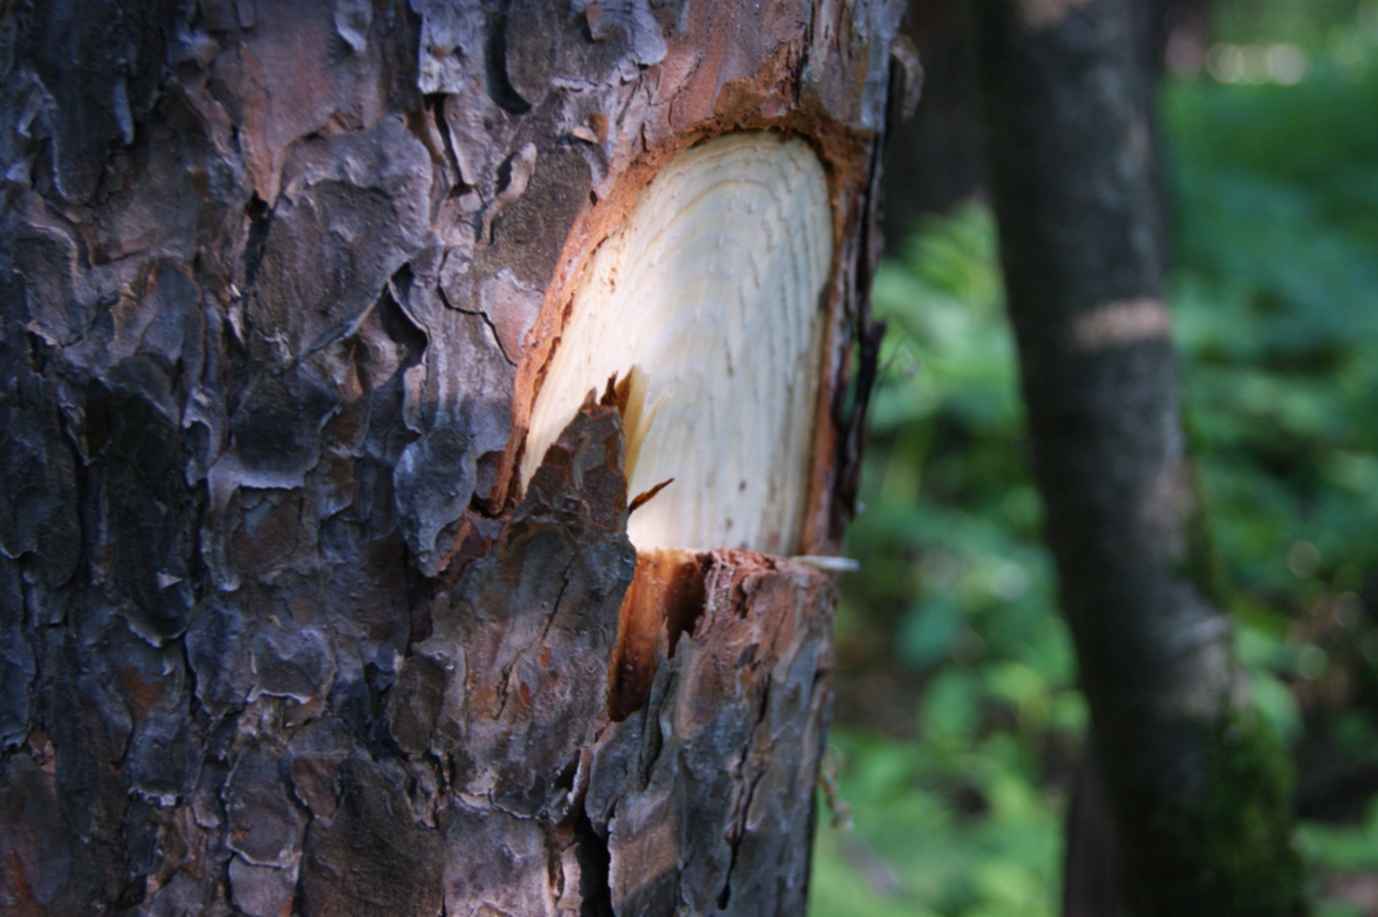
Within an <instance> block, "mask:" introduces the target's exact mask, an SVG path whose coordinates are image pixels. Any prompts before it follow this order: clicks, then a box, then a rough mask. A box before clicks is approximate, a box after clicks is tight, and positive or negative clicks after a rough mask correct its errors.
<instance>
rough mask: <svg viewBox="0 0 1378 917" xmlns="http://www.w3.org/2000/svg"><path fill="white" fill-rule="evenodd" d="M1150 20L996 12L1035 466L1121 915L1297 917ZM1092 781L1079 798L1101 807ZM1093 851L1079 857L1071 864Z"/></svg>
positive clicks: (1088, 884)
mask: <svg viewBox="0 0 1378 917" xmlns="http://www.w3.org/2000/svg"><path fill="white" fill-rule="evenodd" d="M1132 6H1133V5H1132V4H1130V3H1128V2H1127V0H1079V2H1067V0H1023V2H993V3H989V4H984V5H982V7H981V9H982V13H983V17H982V22H981V40H982V48H981V51H982V58H983V71H984V79H985V85H986V90H987V93H988V99H989V103H990V108H991V118H990V121H991V126H992V135H991V144H990V151H991V156H992V177H993V180H994V191H995V202H996V211H997V215H998V218H999V226H1000V236H1001V255H1002V260H1003V263H1004V270H1005V277H1006V281H1007V288H1008V299H1009V307H1010V315H1011V318H1012V320H1013V323H1014V327H1015V332H1016V336H1017V339H1018V347H1019V356H1020V371H1021V377H1022V386H1023V392H1024V398H1025V401H1026V403H1027V405H1028V413H1029V424H1030V433H1031V437H1032V445H1033V453H1034V470H1035V475H1036V478H1037V482H1038V486H1039V488H1040V490H1041V492H1042V494H1043V498H1044V502H1045V506H1046V514H1047V526H1046V527H1047V534H1048V538H1049V541H1050V544H1051V547H1052V550H1053V553H1054V556H1055V559H1056V562H1057V569H1058V576H1059V582H1060V587H1061V591H1062V604H1063V608H1064V611H1065V613H1066V616H1067V619H1068V622H1069V624H1070V626H1071V630H1072V636H1073V639H1074V642H1075V645H1076V651H1077V659H1078V665H1079V670H1080V677H1081V681H1082V685H1083V688H1084V690H1085V692H1086V696H1087V699H1088V702H1089V705H1090V710H1091V722H1092V732H1093V740H1094V743H1095V758H1096V760H1097V762H1098V764H1099V766H1100V770H1101V777H1103V781H1104V782H1103V786H1104V795H1105V798H1106V799H1107V800H1108V802H1109V804H1110V810H1111V811H1110V813H1109V814H1110V815H1111V819H1110V822H1111V823H1112V824H1113V825H1114V828H1115V831H1116V833H1117V834H1118V836H1119V838H1120V847H1121V851H1120V854H1121V855H1120V856H1119V857H1118V863H1119V867H1120V868H1122V870H1123V873H1124V879H1125V882H1126V887H1125V888H1124V889H1123V893H1124V895H1125V899H1126V900H1125V901H1124V904H1125V905H1126V906H1127V908H1128V909H1129V910H1130V911H1132V912H1133V913H1137V914H1154V915H1157V914H1187V913H1191V914H1291V913H1294V912H1296V911H1297V910H1298V909H1299V908H1300V907H1301V883H1300V877H1299V871H1298V866H1297V862H1296V859H1295V856H1294V854H1293V852H1292V850H1291V849H1290V840H1289V837H1290V814H1289V799H1288V787H1287V770H1288V767H1287V762H1286V759H1285V757H1284V754H1283V751H1282V749H1281V748H1280V747H1279V746H1278V744H1277V742H1276V740H1275V739H1274V738H1273V737H1272V736H1271V735H1269V734H1267V733H1266V730H1264V729H1263V728H1262V724H1261V722H1260V721H1259V720H1258V719H1257V717H1256V716H1254V715H1252V714H1251V713H1250V712H1249V711H1248V709H1247V707H1246V706H1245V705H1243V704H1241V703H1240V697H1239V693H1240V692H1239V690H1238V689H1239V687H1240V685H1239V678H1238V672H1237V669H1236V666H1235V663H1234V661H1233V654H1232V643H1231V640H1232V637H1231V628H1230V623H1229V619H1228V618H1227V617H1226V616H1225V615H1223V614H1222V613H1221V612H1220V610H1219V608H1218V607H1217V601H1216V599H1215V596H1214V590H1213V588H1212V583H1211V572H1212V571H1211V563H1210V558H1209V550H1208V547H1207V545H1206V542H1205V538H1204V535H1203V532H1204V524H1203V521H1202V517H1201V512H1202V511H1201V505H1200V499H1199V492H1198V488H1197V485H1196V482H1195V479H1194V473H1193V469H1192V465H1191V463H1190V460H1189V459H1188V457H1187V456H1186V455H1185V453H1184V448H1183V441H1182V439H1183V438H1182V434H1181V426H1180V418H1179V416H1178V396H1177V387H1176V379H1175V365H1174V356H1173V349H1172V340H1171V335H1170V322H1169V316H1168V313H1167V310H1166V308H1165V306H1164V304H1163V302H1162V298H1161V297H1162V282H1161V264H1160V253H1159V251H1158V234H1157V233H1156V232H1155V227H1154V222H1155V220H1154V207H1153V199H1154V178H1153V167H1152V156H1153V149H1154V144H1153V143H1152V142H1151V133H1152V131H1151V128H1150V124H1149V120H1148V113H1147V111H1146V107H1145V105H1144V100H1145V99H1146V98H1147V96H1146V94H1145V93H1144V92H1143V91H1142V88H1141V84H1140V81H1141V80H1142V79H1143V78H1144V77H1143V74H1142V73H1141V72H1140V71H1139V69H1138V68H1136V66H1135V61H1136V55H1135V54H1134V53H1133V44H1132V34H1133V27H1132ZM1091 776H1092V778H1093V779H1091V780H1088V781H1085V782H1084V783H1085V786H1084V787H1083V789H1084V790H1085V791H1086V792H1085V793H1084V794H1083V796H1082V798H1081V799H1079V800H1078V802H1079V804H1084V805H1088V806H1094V805H1095V798H1096V797H1097V796H1098V795H1099V794H1100V790H1099V788H1098V787H1097V785H1096V784H1097V782H1098V781H1096V780H1095V779H1094V777H1095V775H1091ZM1098 821H1099V819H1095V818H1088V819H1084V820H1082V826H1083V827H1086V828H1087V830H1091V829H1092V828H1094V826H1095V824H1096V823H1097V822H1098ZM1101 844H1102V845H1103V844H1104V840H1103V839H1102V841H1101ZM1095 846H1096V844H1095V841H1094V840H1092V841H1091V842H1090V843H1088V842H1087V839H1086V838H1084V837H1082V838H1078V837H1076V836H1073V837H1072V838H1070V839H1069V853H1070V854H1071V855H1072V856H1073V857H1075V856H1077V855H1078V854H1079V853H1086V852H1087V851H1093V850H1094V848H1095ZM1114 861H1115V857H1113V856H1112V857H1110V858H1109V860H1108V867H1109V881H1110V882H1112V883H1113V881H1114V878H1113V872H1114V869H1115V868H1116V867H1115V862H1114ZM1075 872H1076V871H1075V869H1074V870H1073V876H1072V877H1071V878H1070V879H1069V882H1068V892H1069V894H1072V893H1074V892H1076V891H1077V890H1079V889H1082V890H1090V892H1091V893H1094V894H1095V895H1097V896H1099V903H1098V904H1096V905H1095V907H1094V909H1086V910H1081V911H1078V910H1076V908H1075V907H1074V906H1071V905H1074V904H1075V902H1069V912H1072V913H1096V914H1106V913H1109V912H1110V911H1108V910H1107V904H1108V902H1107V901H1106V898H1105V895H1104V892H1105V883H1104V882H1101V881H1084V880H1085V879H1086V877H1084V876H1077V875H1075Z"/></svg>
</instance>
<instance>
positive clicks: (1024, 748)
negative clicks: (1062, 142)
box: [813, 3, 1378, 917]
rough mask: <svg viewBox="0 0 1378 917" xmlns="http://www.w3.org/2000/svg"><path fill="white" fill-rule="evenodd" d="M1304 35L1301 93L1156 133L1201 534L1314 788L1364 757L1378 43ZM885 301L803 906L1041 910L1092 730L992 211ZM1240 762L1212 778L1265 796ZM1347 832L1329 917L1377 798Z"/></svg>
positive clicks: (1371, 829) (1195, 105)
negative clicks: (1168, 205) (823, 794)
mask: <svg viewBox="0 0 1378 917" xmlns="http://www.w3.org/2000/svg"><path fill="white" fill-rule="evenodd" d="M1341 5H1343V4H1341ZM1353 6H1354V4H1352V3H1351V4H1349V5H1348V6H1345V9H1346V10H1350V9H1352V7H1353ZM1235 8H1236V9H1240V8H1242V7H1241V6H1239V5H1235ZM1296 8H1299V7H1298V5H1290V6H1289V5H1287V4H1272V6H1271V7H1270V9H1272V10H1273V12H1272V13H1269V15H1273V14H1276V15H1279V16H1283V17H1284V18H1286V16H1287V15H1291V13H1289V12H1287V9H1296ZM1318 8H1319V7H1318ZM1375 21H1378V20H1375ZM1240 22H1241V23H1247V22H1251V20H1249V19H1248V17H1247V16H1244V17H1242V18H1241V20H1240ZM1226 25H1227V27H1229V24H1228V23H1226ZM1234 28H1237V29H1239V37H1240V38H1241V39H1242V40H1267V39H1266V36H1267V35H1268V34H1277V33H1276V32H1274V33H1268V32H1267V31H1266V30H1264V31H1258V29H1256V28H1254V26H1253V25H1238V24H1236V26H1234ZM1375 34H1378V32H1376V33H1375ZM1257 35H1262V36H1264V38H1257V37H1256V36H1257ZM1298 35H1299V36H1300V32H1298ZM1272 40H1276V39H1272ZM1296 40H1297V41H1299V42H1303V43H1307V44H1308V45H1309V47H1310V48H1311V50H1312V51H1313V52H1314V53H1313V55H1312V58H1311V68H1310V71H1309V73H1308V75H1307V76H1306V78H1305V79H1304V80H1302V81H1301V82H1300V83H1299V84H1297V85H1295V86H1287V87H1284V86H1276V85H1273V86H1264V85H1222V84H1216V83H1212V82H1209V81H1206V80H1200V81H1191V82H1178V83H1174V84H1172V85H1170V86H1169V88H1168V89H1167V90H1166V92H1165V94H1164V98H1163V112H1164V120H1165V125H1164V126H1165V129H1166V133H1167V135H1168V137H1169V141H1170V143H1169V145H1170V148H1171V151H1172V155H1171V157H1170V161H1169V170H1168V171H1169V175H1170V177H1171V186H1172V190H1173V193H1174V196H1175V201H1176V205H1175V211H1174V212H1175V220H1174V221H1173V222H1174V226H1173V232H1174V237H1175V240H1176V250H1175V252H1174V256H1173V259H1172V268H1173V270H1172V277H1171V285H1170V292H1171V298H1172V302H1173V307H1174V315H1175V321H1176V333H1177V340H1178V344H1179V348H1180V351H1181V356H1182V378H1183V395H1184V413H1185V419H1186V423H1187V426H1188V431H1189V434H1190V437H1191V442H1192V451H1193V453H1194V455H1195V457H1196V459H1197V464H1198V467H1199V473H1200V482H1201V489H1202V491H1203V493H1204V499H1205V504H1206V518H1205V524H1206V526H1207V529H1208V531H1206V532H1205V533H1204V534H1206V535H1207V536H1208V538H1207V540H1208V541H1209V542H1210V543H1212V544H1213V545H1214V550H1215V555H1216V560H1217V561H1218V563H1219V568H1220V569H1219V574H1220V575H1219V582H1220V584H1221V587H1222V588H1221V591H1220V596H1221V600H1222V601H1224V602H1225V603H1226V604H1227V605H1228V606H1229V608H1230V610H1231V612H1232V613H1233V615H1234V617H1235V620H1236V622H1237V625H1238V626H1237V634H1238V642H1237V649H1238V655H1239V658H1240V660H1241V662H1242V664H1243V665H1244V667H1245V668H1246V669H1247V671H1248V674H1249V681H1250V687H1251V693H1252V698H1253V701H1254V705H1255V707H1256V709H1257V710H1258V712H1259V715H1260V716H1261V717H1262V719H1263V721H1264V724H1266V727H1267V728H1268V729H1270V730H1274V731H1276V732H1277V733H1278V734H1279V735H1281V736H1282V737H1283V738H1284V739H1285V740H1286V741H1287V742H1288V743H1289V747H1291V748H1292V749H1293V750H1294V752H1295V755H1296V764H1297V773H1298V777H1299V780H1300V784H1301V786H1302V788H1303V789H1305V788H1306V787H1307V786H1308V780H1309V779H1311V778H1313V777H1316V779H1319V777H1317V776H1316V775H1322V776H1323V773H1325V772H1330V773H1334V772H1336V771H1337V770H1339V771H1343V770H1344V769H1345V767H1347V766H1351V765H1352V766H1355V767H1357V766H1359V765H1364V764H1374V763H1378V729H1376V728H1375V725H1374V724H1375V723H1378V608H1375V604H1376V603H1378V538H1375V537H1374V534H1373V532H1374V522H1375V520H1378V422H1375V418H1378V258H1375V257H1374V256H1373V253H1374V252H1375V251H1378V130H1375V129H1374V127H1373V125H1374V120H1373V119H1374V112H1376V111H1378V61H1375V58H1378V55H1375V54H1374V53H1371V52H1372V49H1373V48H1374V47H1378V38H1375V37H1374V36H1372V35H1371V36H1370V37H1369V38H1368V39H1366V40H1367V41H1368V42H1369V44H1368V45H1366V46H1365V47H1367V48H1369V51H1368V52H1366V54H1367V57H1366V58H1365V57H1363V56H1362V55H1359V56H1356V54H1355V53H1354V48H1355V47H1356V44H1355V42H1356V39H1355V37H1354V35H1353V34H1346V35H1344V36H1342V37H1341V38H1335V36H1334V35H1333V34H1332V32H1330V31H1328V30H1327V27H1322V26H1316V27H1315V28H1314V29H1312V30H1311V31H1309V32H1306V35H1305V37H1298V38H1297V39H1296ZM1327 49H1329V50H1327ZM1365 61H1367V63H1365ZM875 304H876V311H877V312H878V314H879V315H880V316H881V317H883V318H884V319H886V320H887V321H888V322H889V324H890V332H889V334H888V335H887V338H886V341H885V344H884V346H883V349H882V375H881V379H880V385H879V388H878V390H877V392H876V398H875V403H874V407H873V414H872V426H873V436H872V439H871V441H870V444H869V446H868V450H869V451H868V458H867V464H866V468H865V474H864V478H863V500H864V503H865V506H866V509H865V511H864V513H863V514H862V515H861V517H860V518H859V519H858V521H857V523H856V524H855V525H854V526H853V528H852V531H851V533H850V534H849V544H848V551H849V554H850V555H851V556H854V557H857V558H859V559H860V560H861V562H862V565H863V567H862V569H863V572H862V573H861V574H860V575H858V576H853V577H850V578H849V580H848V581H847V582H846V583H845V588H844V602H843V609H842V614H841V618H840V622H839V625H840V626H839V653H840V656H841V658H842V659H843V660H844V662H848V663H849V664H850V666H851V668H850V669H848V670H844V673H843V679H842V685H841V698H842V702H841V705H840V713H841V715H840V717H839V723H838V724H837V726H836V727H835V729H834V738H833V744H834V746H835V749H836V751H837V752H838V754H839V757H840V760H841V762H842V763H841V769H840V779H841V793H842V797H843V798H844V800H845V801H846V802H847V803H848V804H849V805H850V806H851V808H852V812H853V817H854V821H855V828H854V829H853V830H852V831H850V832H847V831H841V830H838V829H835V828H831V827H826V826H824V827H823V828H822V830H821V831H820V836H819V841H818V857H817V864H816V869H815V881H814V906H813V912H814V915H815V917H831V915H848V917H878V915H890V914H901V913H903V914H933V915H944V917H955V915H962V917H969V915H997V914H1008V915H1016V914H1017V915H1025V914H1052V913H1054V912H1055V902H1056V901H1057V886H1058V878H1059V877H1058V871H1059V866H1060V862H1059V861H1060V819H1061V812H1062V808H1063V803H1064V789H1065V785H1066V782H1067V779H1068V778H1069V776H1070V775H1069V774H1068V762H1069V761H1070V760H1072V759H1073V755H1074V752H1075V748H1076V746H1077V744H1078V742H1079V737H1080V735H1081V732H1082V729H1083V727H1084V721H1085V712H1084V707H1083V705H1082V702H1081V700H1080V698H1079V696H1078V695H1077V693H1076V692H1075V690H1074V683H1075V673H1074V663H1073V658H1072V653H1071V648H1070V645H1069V641H1068V639H1067V636H1066V634H1065V632H1064V630H1063V628H1062V625H1061V622H1060V620H1059V618H1058V616H1057V613H1056V595H1055V583H1054V581H1053V570H1052V566H1051V563H1050V561H1049V559H1048V557H1047V554H1046V552H1045V550H1044V548H1043V546H1042V544H1041V542H1040V539H1039V504H1038V500H1037V496H1036V493H1035V491H1034V490H1033V487H1032V483H1031V480H1030V477H1029V474H1028V468H1027V461H1026V458H1027V457H1026V454H1025V444H1024V442H1023V435H1024V434H1023V430H1022V422H1021V406H1020V402H1019V397H1018V389H1017V368H1016V363H1015V358H1014V351H1013V347H1012V343H1011V339H1010V334H1009V331H1008V329H1007V327H1006V325H1005V323H1004V321H1003V314H1002V303H1001V292H1000V282H999V271H998V265H997V263H996V259H995V233H994V229H993V225H992V220H991V217H990V214H989V212H988V210H987V209H986V208H985V207H984V206H981V205H972V206H969V207H967V208H965V209H963V210H961V211H960V212H958V213H956V214H954V215H952V216H950V217H945V218H942V219H932V220H929V221H928V222H926V223H924V224H923V225H922V226H921V228H920V231H919V232H918V233H917V234H916V235H915V236H914V238H912V239H910V240H908V242H907V244H906V246H905V247H904V248H903V250H902V252H901V253H900V255H899V256H898V257H892V258H891V259H889V260H887V262H886V263H885V264H884V266H883V267H882V270H881V272H880V274H879V275H878V277H877V279H876V286H875ZM848 671H851V672H853V673H854V675H855V683H854V685H853V687H850V688H849V687H848V682H849V679H851V678H852V677H853V676H850V675H848ZM863 676H864V677H863ZM882 676H883V677H882ZM877 678H879V679H880V680H879V681H877V680H876V679H877ZM867 679H871V680H867ZM875 684H880V685H882V686H884V687H885V690H877V689H875V688H874V687H871V686H873V685H875ZM849 696H850V699H849ZM896 723H899V724H901V725H900V726H899V727H896V726H895V724H896ZM906 724H907V725H906ZM1264 724H1255V726H1256V727H1257V728H1259V729H1262V728H1264ZM1245 731H1246V732H1247V731H1248V730H1245ZM1232 734H1233V733H1232ZM1249 734H1250V735H1252V733H1251V732H1250V733H1249ZM1240 735H1243V733H1240ZM1236 737H1237V738H1238V736H1236ZM1241 742H1242V743H1243V744H1242V745H1239V743H1236V745H1239V747H1235V746H1231V747H1232V748H1234V750H1235V752H1238V754H1233V753H1232V754H1231V756H1230V757H1229V758H1228V760H1227V761H1226V762H1225V764H1224V765H1223V766H1226V767H1235V768H1243V769H1245V772H1244V773H1243V775H1242V776H1241V777H1240V779H1241V780H1242V779H1245V778H1248V779H1249V780H1253V779H1259V780H1263V779H1271V777H1270V776H1269V775H1270V774H1272V775H1275V774H1276V772H1274V771H1272V770H1270V769H1269V768H1267V767H1258V768H1251V763H1258V762H1251V761H1250V759H1249V756H1248V755H1246V754H1244V753H1243V752H1244V751H1247V748H1246V747H1245V746H1249V747H1252V746H1250V745H1249V743H1248V742H1244V741H1243V740H1242V739H1241ZM1277 785H1278V786H1281V785H1282V784H1281V783H1278V784H1277ZM1279 791H1281V790H1279ZM1226 808H1228V807H1226ZM1365 812H1366V813H1367V814H1366V816H1365V817H1360V818H1358V819H1357V820H1356V821H1353V822H1350V823H1329V824H1322V823H1318V822H1317V823H1306V824H1303V825H1302V826H1301V828H1300V829H1299V841H1300V849H1301V852H1302V855H1303V857H1304V859H1305V860H1306V861H1307V863H1308V865H1309V867H1310V868H1311V872H1312V874H1313V875H1314V877H1315V878H1314V883H1313V884H1314V889H1315V897H1316V904H1317V907H1318V909H1319V912H1320V913H1324V914H1336V915H1338V914H1346V913H1359V911H1358V910H1355V909H1354V906H1353V905H1351V904H1346V903H1345V899H1344V897H1343V894H1342V893H1341V892H1338V891H1336V890H1335V889H1337V888H1339V887H1340V884H1337V883H1336V882H1332V877H1337V876H1345V875H1351V874H1354V873H1359V872H1362V871H1369V872H1378V855H1376V854H1375V853H1374V851H1375V850H1378V805H1375V804H1374V803H1373V802H1372V801H1370V802H1368V803H1367V804H1365V802H1364V801H1363V800H1356V801H1355V803H1354V806H1353V815H1354V816H1356V817H1357V816H1360V815H1361V814H1362V813H1365ZM1241 817H1242V818H1243V819H1244V821H1242V822H1241V823H1239V824H1237V825H1233V826H1231V827H1230V828H1229V830H1228V831H1227V832H1226V833H1227V834H1232V835H1235V836H1237V837H1238V838H1239V839H1240V842H1241V843H1242V842H1243V839H1244V838H1245V837H1247V836H1248V835H1249V834H1250V833H1256V832H1255V829H1257V830H1258V831H1263V830H1264V829H1266V828H1267V827H1268V826H1259V825H1252V824H1251V823H1249V821H1248V819H1249V817H1250V816H1249V814H1248V813H1245V814H1244V815H1243V816H1241ZM1341 884H1342V883H1341Z"/></svg>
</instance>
